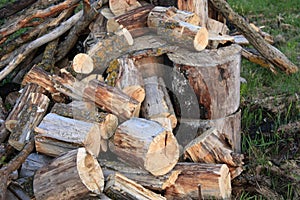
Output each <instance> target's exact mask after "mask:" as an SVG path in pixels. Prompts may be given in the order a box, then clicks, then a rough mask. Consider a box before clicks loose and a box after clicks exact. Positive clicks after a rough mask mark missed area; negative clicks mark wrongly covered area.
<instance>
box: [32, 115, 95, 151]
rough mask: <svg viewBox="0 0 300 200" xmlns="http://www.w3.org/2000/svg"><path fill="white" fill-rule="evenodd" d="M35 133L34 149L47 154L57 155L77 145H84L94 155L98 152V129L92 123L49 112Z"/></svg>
mask: <svg viewBox="0 0 300 200" xmlns="http://www.w3.org/2000/svg"><path fill="white" fill-rule="evenodd" d="M35 133H36V135H35V147H36V151H38V152H40V153H44V154H46V155H49V156H53V157H57V156H59V155H61V154H63V153H66V152H68V151H69V150H72V149H76V148H78V147H85V148H86V150H87V152H89V153H90V154H92V155H94V156H98V155H99V152H100V140H101V137H100V130H99V127H98V125H96V124H93V123H88V122H83V121H79V120H74V119H69V118H65V117H61V116H59V115H56V114H54V113H49V114H47V115H46V116H45V117H44V119H43V121H42V122H41V123H40V125H39V126H38V127H37V128H35Z"/></svg>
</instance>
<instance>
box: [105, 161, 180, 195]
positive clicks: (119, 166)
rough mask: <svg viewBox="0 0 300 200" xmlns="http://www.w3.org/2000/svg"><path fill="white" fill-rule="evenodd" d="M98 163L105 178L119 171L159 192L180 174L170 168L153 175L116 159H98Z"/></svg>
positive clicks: (173, 181)
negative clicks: (161, 173)
mask: <svg viewBox="0 0 300 200" xmlns="http://www.w3.org/2000/svg"><path fill="white" fill-rule="evenodd" d="M99 163H100V165H101V168H102V170H103V174H104V177H105V179H107V177H108V176H109V175H110V174H112V173H114V172H119V173H121V174H123V175H124V176H126V177H127V178H129V179H131V180H133V181H135V182H137V183H138V184H141V185H142V186H143V187H145V188H147V189H150V190H154V191H159V192H162V191H163V190H165V189H166V188H167V187H170V186H172V185H173V184H174V183H175V181H176V179H177V177H178V175H179V174H180V171H176V170H172V171H171V172H169V173H167V174H165V175H162V176H158V177H157V176H153V175H152V174H150V173H149V172H148V171H146V170H143V169H140V168H136V167H132V166H129V165H126V164H124V163H122V162H118V161H108V160H103V159H100V160H99Z"/></svg>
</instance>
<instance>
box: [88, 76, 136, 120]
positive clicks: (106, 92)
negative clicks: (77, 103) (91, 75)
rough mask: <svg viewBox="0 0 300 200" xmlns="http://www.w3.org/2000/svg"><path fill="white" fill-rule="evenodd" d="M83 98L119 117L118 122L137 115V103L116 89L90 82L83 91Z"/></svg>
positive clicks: (94, 81) (101, 83) (97, 82)
mask: <svg viewBox="0 0 300 200" xmlns="http://www.w3.org/2000/svg"><path fill="white" fill-rule="evenodd" d="M83 96H84V97H85V98H87V99H89V100H91V101H92V102H95V103H96V105H97V106H99V107H100V108H102V109H104V110H106V111H108V112H111V113H113V114H115V115H116V116H118V117H119V120H120V121H124V120H126V119H130V118H131V117H134V116H138V115H139V113H138V112H139V109H138V108H139V102H138V101H136V100H135V99H133V98H131V97H129V96H128V95H126V94H125V93H124V92H122V91H121V90H120V89H118V88H116V87H112V86H109V85H107V84H105V83H103V82H100V81H97V80H92V81H91V82H90V83H89V84H88V85H87V86H86V88H85V89H84V94H83Z"/></svg>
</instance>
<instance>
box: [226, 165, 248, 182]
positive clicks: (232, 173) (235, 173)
mask: <svg viewBox="0 0 300 200" xmlns="http://www.w3.org/2000/svg"><path fill="white" fill-rule="evenodd" d="M228 168H229V172H230V177H231V180H233V179H235V178H236V177H238V176H239V175H240V174H241V173H242V172H243V171H244V168H243V166H239V167H233V166H228Z"/></svg>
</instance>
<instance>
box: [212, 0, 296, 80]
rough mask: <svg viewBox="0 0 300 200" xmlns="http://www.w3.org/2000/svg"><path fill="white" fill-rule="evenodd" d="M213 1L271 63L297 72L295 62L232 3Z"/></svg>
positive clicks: (288, 70)
mask: <svg viewBox="0 0 300 200" xmlns="http://www.w3.org/2000/svg"><path fill="white" fill-rule="evenodd" d="M211 3H212V4H213V5H214V6H215V7H216V8H217V9H218V10H219V11H220V12H222V14H223V15H224V17H226V18H227V19H228V21H229V22H230V23H232V24H233V25H234V26H235V27H236V28H237V29H238V30H239V31H240V32H241V33H242V34H243V35H244V36H245V37H246V38H247V40H248V41H249V42H250V43H251V44H252V45H253V46H254V47H255V48H256V49H257V51H258V52H259V53H260V54H261V55H262V56H263V57H265V58H266V59H267V60H268V61H269V62H270V63H272V64H273V65H275V66H277V67H278V68H280V69H281V70H282V71H284V72H285V73H287V74H291V73H296V72H297V71H298V67H297V66H296V65H295V64H293V63H292V62H291V61H290V60H289V59H288V58H287V57H286V56H285V55H284V54H283V53H282V52H280V51H279V50H278V49H276V48H275V47H274V46H272V45H270V44H268V43H267V42H266V41H265V40H264V39H263V37H262V36H261V35H260V34H259V33H258V32H256V31H255V30H254V29H253V28H252V27H251V26H250V25H249V24H248V23H247V22H246V20H245V19H244V18H243V17H241V16H240V15H238V14H237V13H235V12H234V11H233V10H232V8H231V7H230V5H229V4H228V3H227V2H226V1H224V0H211Z"/></svg>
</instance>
